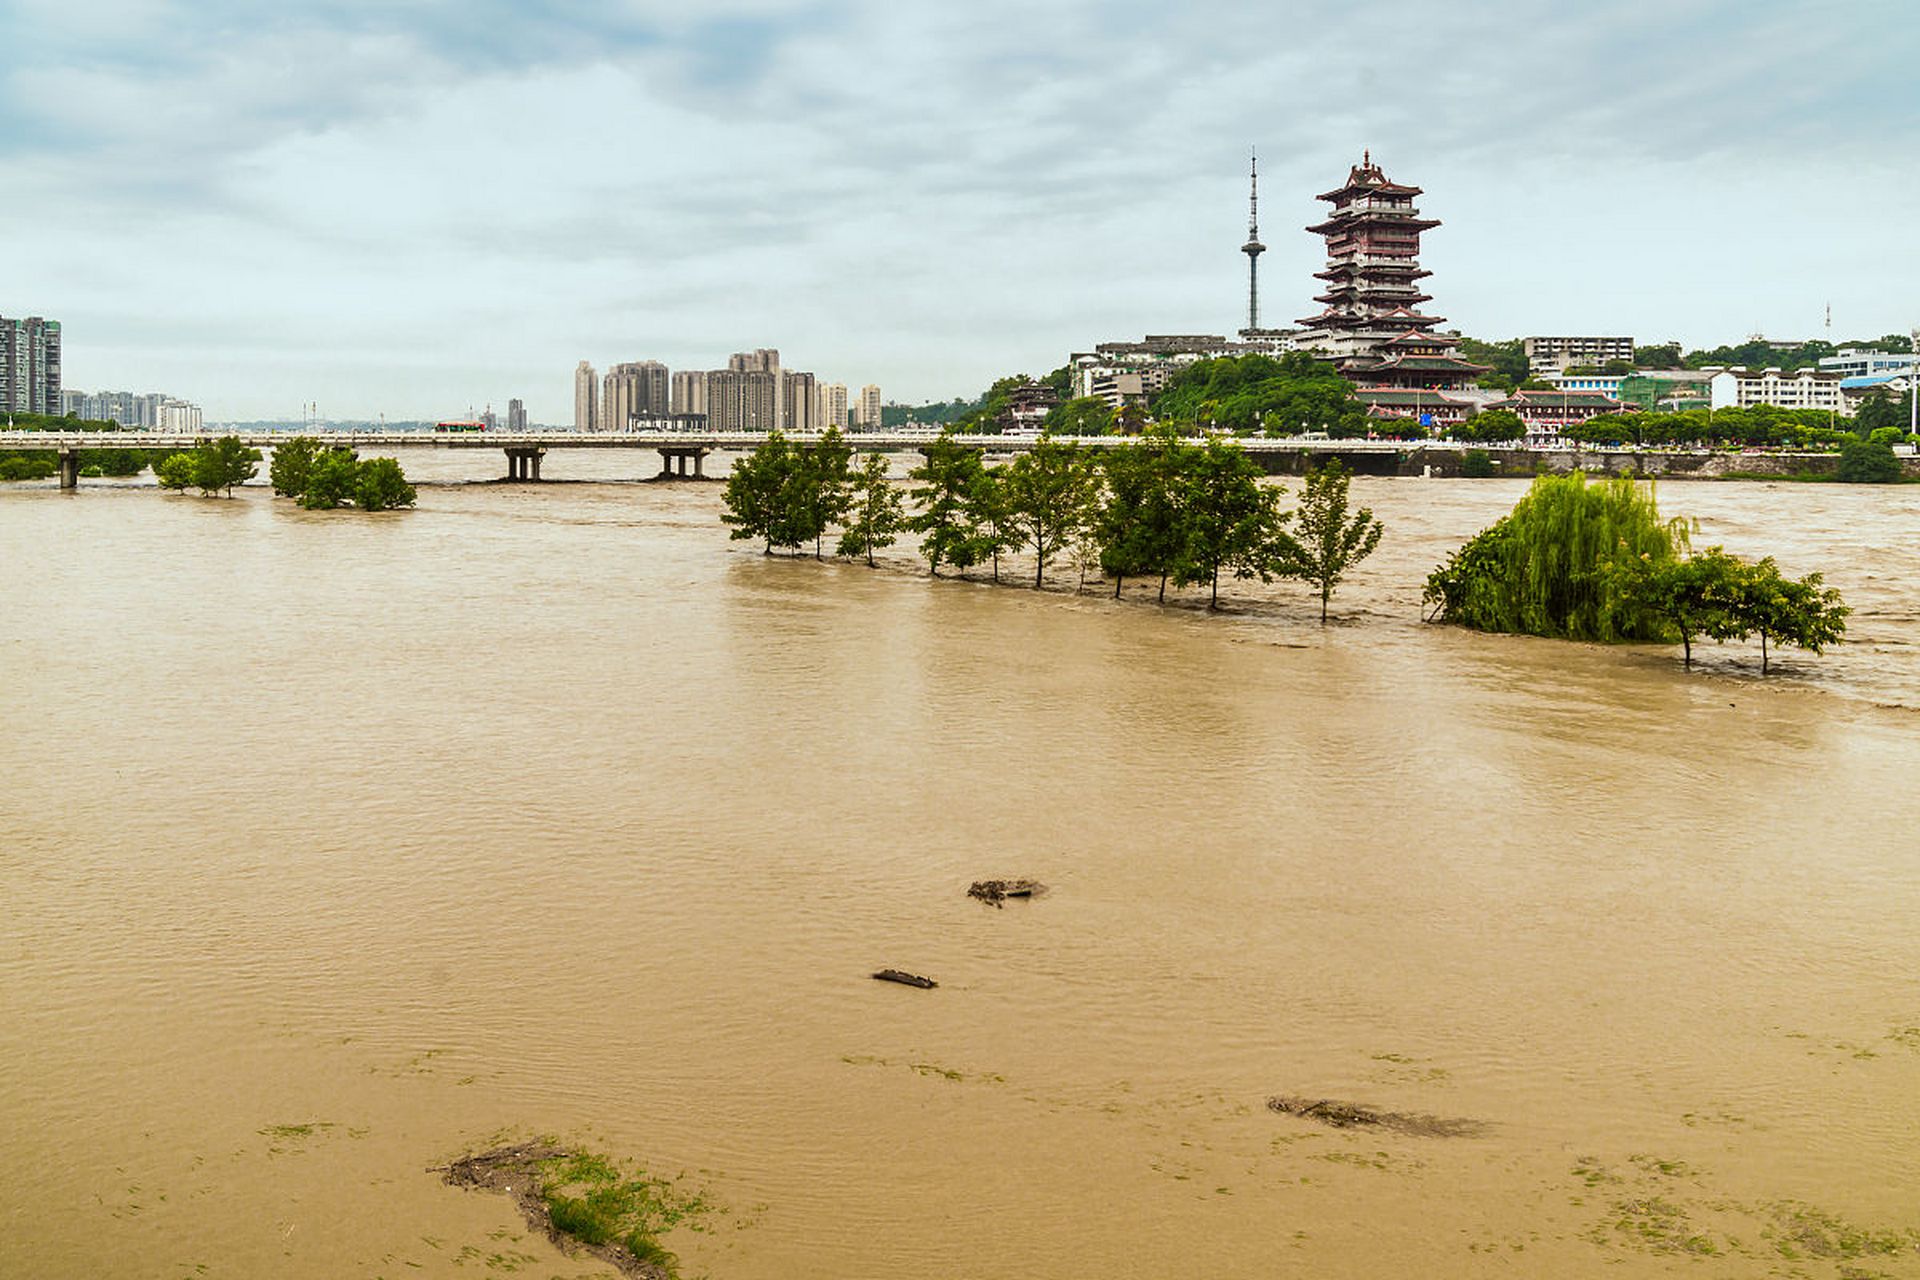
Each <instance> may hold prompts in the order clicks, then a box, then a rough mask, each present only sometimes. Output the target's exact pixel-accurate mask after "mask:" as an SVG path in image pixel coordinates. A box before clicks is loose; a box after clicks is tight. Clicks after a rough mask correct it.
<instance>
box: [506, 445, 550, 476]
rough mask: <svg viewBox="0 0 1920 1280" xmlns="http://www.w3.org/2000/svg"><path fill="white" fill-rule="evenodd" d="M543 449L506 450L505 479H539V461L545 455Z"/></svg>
mask: <svg viewBox="0 0 1920 1280" xmlns="http://www.w3.org/2000/svg"><path fill="white" fill-rule="evenodd" d="M546 452H547V451H546V450H545V449H540V448H520V449H508V450H506V455H507V479H509V480H515V481H519V480H538V479H539V478H540V459H541V458H542V457H544V456H545V455H546Z"/></svg>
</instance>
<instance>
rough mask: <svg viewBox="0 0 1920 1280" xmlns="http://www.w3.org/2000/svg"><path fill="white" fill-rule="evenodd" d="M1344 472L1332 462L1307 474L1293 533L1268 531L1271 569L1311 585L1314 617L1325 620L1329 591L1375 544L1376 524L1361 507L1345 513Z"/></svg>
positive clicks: (1282, 529)
mask: <svg viewBox="0 0 1920 1280" xmlns="http://www.w3.org/2000/svg"><path fill="white" fill-rule="evenodd" d="M1347 480H1348V476H1347V470H1346V468H1345V467H1342V466H1341V465H1340V463H1339V461H1338V460H1335V461H1331V462H1329V463H1327V465H1326V466H1324V467H1322V468H1320V469H1319V470H1317V471H1309V472H1307V482H1306V487H1305V489H1304V490H1303V491H1302V492H1301V495H1300V506H1299V508H1298V509H1297V510H1296V511H1295V512H1294V513H1293V524H1294V527H1295V528H1296V529H1297V530H1298V531H1299V532H1298V535H1297V536H1296V534H1294V533H1292V532H1289V531H1288V530H1287V529H1286V527H1285V526H1284V525H1282V526H1278V527H1276V528H1275V529H1274V531H1273V556H1274V568H1275V570H1276V571H1277V572H1279V573H1280V574H1282V575H1284V576H1286V577H1289V578H1300V579H1303V580H1305V581H1307V582H1310V583H1312V584H1313V585H1314V586H1315V587H1317V588H1319V591H1320V621H1321V622H1322V623H1325V622H1326V620H1327V602H1328V601H1329V600H1331V599H1332V598H1333V589H1334V588H1335V587H1337V586H1339V585H1340V580H1341V579H1342V578H1344V577H1345V576H1346V573H1347V571H1348V570H1349V569H1351V568H1352V567H1353V566H1354V565H1356V564H1359V563H1360V562H1361V561H1362V560H1365V559H1366V558H1367V557H1368V556H1370V555H1372V554H1373V549H1374V548H1375V547H1377V546H1379V545H1380V533H1381V528H1382V526H1381V524H1380V522H1379V521H1378V520H1376V519H1374V516H1373V512H1372V511H1371V510H1370V509H1369V508H1367V507H1362V508H1360V510H1359V511H1357V512H1355V513H1354V514H1353V516H1352V517H1351V518H1349V517H1348V515H1347Z"/></svg>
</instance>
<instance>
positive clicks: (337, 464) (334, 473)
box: [300, 448, 360, 511]
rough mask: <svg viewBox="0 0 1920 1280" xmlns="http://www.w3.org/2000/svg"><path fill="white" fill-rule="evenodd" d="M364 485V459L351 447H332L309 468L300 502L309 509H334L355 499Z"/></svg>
mask: <svg viewBox="0 0 1920 1280" xmlns="http://www.w3.org/2000/svg"><path fill="white" fill-rule="evenodd" d="M359 484H360V459H359V458H358V457H356V456H355V455H354V452H353V450H351V449H339V448H335V449H328V450H327V451H326V452H325V453H322V454H320V455H319V456H318V457H316V458H315V459H314V460H313V465H312V467H311V468H309V470H308V471H307V484H306V488H304V489H302V490H301V491H300V505H301V506H302V507H305V508H306V509H307V510H309V511H331V510H333V509H334V508H335V507H339V506H344V505H346V504H347V503H349V502H352V501H353V496H354V491H355V490H356V489H357V488H358V487H359Z"/></svg>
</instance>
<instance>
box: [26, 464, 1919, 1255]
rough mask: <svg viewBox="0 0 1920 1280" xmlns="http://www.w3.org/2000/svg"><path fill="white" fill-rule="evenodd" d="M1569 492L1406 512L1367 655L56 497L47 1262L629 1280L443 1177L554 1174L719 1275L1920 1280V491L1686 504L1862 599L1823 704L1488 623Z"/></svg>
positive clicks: (949, 586) (49, 536)
mask: <svg viewBox="0 0 1920 1280" xmlns="http://www.w3.org/2000/svg"><path fill="white" fill-rule="evenodd" d="M644 461H645V462H646V463H651V462H652V458H651V455H648V456H647V457H646V459H645V460H644ZM406 462H407V465H408V468H409V471H410V472H413V473H415V474H417V475H421V476H423V477H426V478H428V479H432V478H435V477H438V478H441V479H445V480H456V479H458V478H460V477H463V476H475V475H479V474H485V473H488V472H492V471H495V470H497V469H498V465H499V460H498V458H497V457H495V456H492V455H476V454H435V453H430V452H427V451H421V452H420V453H419V454H418V455H417V456H410V457H408V458H407V459H406ZM641 466H642V462H641V461H640V460H637V459H635V458H632V457H625V456H623V455H617V454H608V455H599V456H584V457H583V456H578V455H566V454H557V455H555V456H554V457H552V458H550V459H549V462H548V465H547V467H546V471H547V473H548V475H549V476H556V477H562V478H566V477H571V478H574V479H576V480H581V481H592V480H595V479H596V478H598V479H612V478H615V477H618V476H620V475H622V474H628V475H631V474H634V473H636V472H637V471H638V470H639V469H640V468H641ZM1519 492H1520V486H1519V485H1518V484H1516V483H1510V482H1504V481H1487V482H1471V481H1452V482H1440V481H1418V480H1403V481H1364V482H1360V483H1357V484H1356V496H1357V497H1359V498H1361V499H1362V500H1364V501H1367V502H1370V503H1372V504H1373V505H1374V506H1375V508H1376V509H1377V510H1378V511H1379V513H1380V514H1381V515H1382V516H1383V517H1384V519H1385V520H1386V523H1387V537H1386V541H1385V542H1384V543H1383V545H1382V550H1381V552H1380V554H1379V555H1378V556H1377V557H1376V558H1375V559H1374V560H1373V561H1371V562H1370V563H1368V564H1367V565H1366V566H1364V567H1363V568H1362V569H1361V570H1360V571H1359V572H1358V573H1357V575H1356V577H1355V579H1354V581H1353V582H1352V584H1351V585H1350V586H1349V587H1348V588H1347V589H1345V590H1344V591H1343V592H1342V594H1341V595H1340V596H1339V597H1337V599H1336V602H1335V604H1336V613H1337V614H1338V615H1339V620H1338V622H1337V624H1336V625H1333V626H1329V627H1327V628H1325V629H1324V630H1323V629H1321V628H1320V627H1318V626H1317V625H1315V624H1314V623H1313V622H1312V617H1313V605H1312V604H1311V602H1309V601H1308V600H1307V598H1306V595H1305V593H1304V592H1303V591H1300V590H1298V589H1295V588H1280V587H1276V588H1272V589H1268V590H1264V591H1255V592H1252V593H1250V594H1251V596H1253V597H1257V600H1256V601H1255V602H1254V603H1253V604H1252V605H1250V606H1247V607H1245V608H1244V610H1243V611H1242V612H1239V613H1236V614H1233V615H1230V616H1224V617H1207V616H1205V614H1204V613H1202V612H1200V611H1197V610H1193V609H1190V608H1181V609H1159V608H1155V607H1153V606H1152V605H1150V604H1148V603H1144V602H1127V603H1122V604H1119V605H1116V604H1114V603H1113V602H1112V601H1110V600H1108V599H1105V598H1104V597H1102V596H1101V595H1098V594H1095V593H1094V591H1092V590H1090V591H1089V593H1088V594H1086V595H1084V596H1080V597H1078V598H1075V597H1073V596H1071V595H1069V594H1065V593H1064V592H1055V593H1048V594H1044V595H1042V594H1036V593H1034V592H1031V591H1027V590H1021V589H1017V588H1004V589H994V588H991V587H986V586H978V585H968V584H955V583H940V584H928V583H927V582H925V581H922V580H920V579H917V578H915V577H913V576H911V575H910V574H909V573H907V572H906V571H905V567H906V566H905V561H904V559H899V560H896V562H895V563H896V565H898V566H899V569H898V571H882V572H878V573H875V572H870V571H869V570H867V569H866V568H865V567H862V566H850V565H816V564H813V563H811V562H804V561H802V562H795V561H787V560H782V559H772V560H769V559H766V558H763V557H762V556H760V555H759V554H758V553H757V549H754V548H751V547H749V546H747V545H746V544H741V543H729V542H728V540H727V539H726V537H725V534H724V531H723V530H722V528H721V526H720V525H719V524H718V522H717V520H716V512H717V507H718V501H719V494H718V487H717V486H714V485H704V486H696V485H681V486H668V485H649V486H638V485H632V484H615V483H575V484H557V485H549V486H542V487H539V488H535V487H531V486H522V487H506V486H492V485H458V484H445V485H440V484H436V485H429V486H427V487H424V488H423V489H422V491H421V504H420V508H419V510H417V511H414V512H412V513H410V514H404V515H399V516H392V517H382V518H377V519H369V518H366V517H363V516H360V515H357V514H352V513H345V512H342V513H339V514H336V515H319V514H310V513H301V512H299V511H296V510H293V509H290V508H289V507H288V506H287V505H286V504H285V503H277V504H276V503H274V502H273V501H271V500H270V499H269V498H268V496H267V495H266V493H265V492H263V491H260V490H257V489H249V490H247V491H246V492H244V493H243V494H242V495H241V496H240V497H238V498H236V499H235V500H233V501H224V500H201V499H196V498H182V497H167V496H163V495H160V494H158V493H155V492H153V491H152V490H151V489H150V488H142V487H138V486H126V485H114V484H96V485H91V486H88V487H85V488H83V489H82V490H81V491H80V492H79V493H77V494H60V493H58V492H56V491H54V490H53V489H51V488H48V487H37V486H12V487H8V488H5V489H4V490H0V601H4V604H3V605H0V681H3V683H4V689H5V693H6V705H5V710H4V717H5V721H4V723H5V730H4V734H0V779H3V780H4V785H3V786H0V886H3V887H0V1161H3V1162H4V1163H3V1164H0V1167H4V1168H5V1170H6V1171H7V1173H6V1175H5V1176H4V1177H0V1274H3V1275H5V1276H8V1277H12V1276H22V1277H35V1278H36V1280H42V1278H47V1277H95V1276H142V1277H147V1276H152V1277H165V1278H167V1280H175V1278H179V1280H186V1278H188V1277H196V1276H230V1277H260V1276H267V1275H272V1276H276V1277H295V1278H302V1277H311V1278H313V1280H321V1278H326V1280H334V1278H336V1277H373V1276H384V1277H398V1276H443V1277H472V1276H477V1275H490V1274H504V1273H507V1272H514V1273H517V1274H528V1275H538V1276H550V1275H564V1276H579V1275H588V1274H598V1273H597V1272H596V1271H595V1266H594V1263H593V1262H592V1260H591V1259H585V1258H574V1259H568V1258H565V1257H563V1256H561V1255H560V1254H559V1253H558V1252H556V1250H555V1248H554V1246H553V1245H551V1244H550V1243H549V1242H548V1241H546V1240H545V1239H544V1238H542V1237H540V1236H538V1235H535V1234H533V1233H531V1232H529V1230H528V1229H527V1227H526V1224H525V1223H524V1221H522V1219H521V1217H520V1215H519V1213H518V1212H517V1210H516V1209H515V1207H514V1205H513V1204H512V1203H511V1202H510V1200H509V1199H508V1198H507V1197H504V1196H488V1195H481V1194H476V1193H471V1192H463V1191H461V1190H460V1189H458V1188H453V1187H449V1186H447V1185H445V1184H444V1182H443V1181H442V1179H441V1177H440V1176H439V1175H437V1174H435V1173H432V1172H430V1169H431V1168H432V1167H434V1166H442V1165H445V1164H446V1163H447V1161H448V1160H450V1159H452V1158H453V1157H456V1156H458V1155H461V1154H463V1153H465V1152H469V1151H473V1150H478V1149H481V1148H482V1147H485V1146H491V1145H496V1144H498V1143H500V1142H510V1141H515V1140H525V1139H530V1138H533V1137H536V1136H540V1135H553V1136H555V1137H556V1138H558V1139H560V1140H562V1141H567V1142H577V1143H582V1144H585V1145H588V1146H591V1147H593V1148H595V1149H598V1150H603V1151H609V1152H613V1153H616V1154H618V1155H621V1156H625V1157H629V1158H632V1159H634V1160H638V1161H640V1162H642V1163H644V1164H645V1165H646V1166H647V1167H648V1168H649V1169H651V1170H653V1171H655V1172H657V1173H661V1174H663V1175H676V1174H681V1173H685V1174H686V1175H687V1178H688V1183H687V1185H689V1186H697V1187H699V1188H700V1189H701V1190H703V1191H704V1192H705V1193H706V1194H707V1195H708V1196H709V1197H710V1198H711V1199H712V1200H713V1201H714V1202H716V1203H717V1204H720V1205H724V1206H725V1207H727V1208H728V1209H730V1210H731V1212H730V1213H728V1214H725V1215H716V1216H714V1217H713V1218H711V1219H709V1220H708V1222H707V1223H706V1225H707V1226H708V1227H709V1228H710V1229H709V1230H708V1231H706V1232H705V1233H702V1234H695V1233H690V1232H687V1231H684V1230H682V1231H677V1232H674V1233H672V1234H671V1235H670V1236H668V1237H667V1238H666V1240H665V1243H666V1244H667V1245H668V1246H669V1247H671V1248H673V1249H674V1250H675V1251H676V1252H678V1253H680V1254H681V1255H682V1257H683V1258H684V1259H685V1260H686V1262H687V1263H688V1265H689V1270H690V1271H693V1272H702V1271H704V1272H706V1273H708V1274H711V1275H712V1276H714V1277H716V1280H773V1278H775V1277H780V1278H783V1280H784V1278H791V1277H821V1278H823V1280H824V1278H826V1277H920V1276H925V1277H940V1276H958V1275H966V1276H971V1277H1006V1278H1008V1280H1012V1278H1014V1277H1019V1278H1021V1280H1069V1278H1078V1277H1086V1276H1103V1275H1115V1276H1118V1275H1141V1276H1147V1275H1188V1276H1208V1277H1216V1278H1217V1277H1267V1276H1275V1275H1302V1276H1306V1275H1311V1276H1315V1277H1373V1276H1383V1275H1420V1276H1430V1277H1453V1276H1493V1275H1499V1276H1517V1275H1592V1274H1598V1273H1600V1272H1601V1271H1602V1269H1603V1268H1604V1269H1605V1270H1606V1273H1607V1274H1609V1275H1614V1276H1621V1277H1638V1276H1657V1275H1668V1274H1678V1273H1681V1272H1684V1273H1685V1274H1686V1275H1689V1276H1694V1277H1719V1276H1727V1277H1733V1276H1753V1275H1767V1274H1778V1275H1806V1276H1812V1277H1834V1278H1835V1280H1839V1277H1842V1276H1864V1275H1886V1276H1920V1234H1916V1233H1920V1194H1917V1193H1916V1188H1920V1111H1916V1108H1915V1099H1916V1098H1920V836H1916V830H1915V819H1916V818H1917V817H1920V800H1916V798H1915V797H1916V788H1920V711H1916V710H1915V708H1916V707H1920V669H1916V668H1920V647H1917V646H1920V598H1917V597H1916V593H1915V590H1914V585H1913V584H1914V583H1915V582H1916V581H1920V490H1916V489H1915V488H1912V487H1906V488H1900V489H1896V490H1887V489H1859V488H1844V487H1837V486H1813V485H1791V484H1779V485H1763V484H1696V485H1686V484H1679V483H1675V484H1670V485H1667V486H1665V487H1663V489H1662V491H1661V494H1662V500H1663V505H1664V506H1665V508H1666V509H1667V510H1668V511H1669V512H1678V511H1688V512H1691V513H1692V514H1694V515H1696V516H1697V517H1699V519H1700V521H1701V525H1702V530H1701V534H1700V535H1699V541H1700V543H1701V544H1702V545H1705V544H1707V543H1712V542H1724V543H1725V544H1726V545H1727V546H1728V547H1729V548H1730V549H1732V550H1735V551H1739V552H1742V553H1746V554H1762V553H1767V552H1772V553H1774V554H1775V555H1777V556H1778V557H1779V559H1780V560H1781V562H1782V564H1783V567H1785V568H1786V569H1788V570H1789V571H1793V572H1805V571H1807V570H1810V569H1822V570H1824V571H1826V573H1827V575H1828V577H1829V579H1830V581H1832V582H1833V583H1834V584H1835V585H1838V586H1839V587H1840V588H1841V589H1842V590H1843V591H1844V592H1845V593H1846V594H1847V596H1848V598H1849V600H1850V601H1851V602H1852V603H1853V604H1854V605H1855V606H1856V607H1857V608H1858V610H1859V612H1858V613H1857V614H1856V616H1855V618H1854V620H1853V635H1854V636H1855V638H1856V640H1857V643H1855V644H1852V645H1849V646H1846V647H1845V648H1843V649H1842V650H1840V651H1839V652H1837V653H1835V654H1833V655H1831V656H1830V657H1828V658H1826V659H1820V660H1810V659H1803V658H1800V657H1798V656H1794V657H1791V658H1790V660H1789V661H1788V662H1787V664H1786V666H1787V668H1788V670H1787V671H1785V672H1784V673H1783V674H1782V675H1780V676H1778V677H1776V678H1769V679H1768V680H1766V681H1765V682H1764V683H1762V682H1761V681H1760V680H1758V679H1757V678H1755V677H1754V676H1753V675H1752V674H1751V673H1752V671H1753V670H1754V669H1755V668H1756V667H1757V654H1754V653H1752V652H1750V651H1748V650H1746V649H1744V648H1734V647H1728V648H1724V649H1714V648H1711V647H1709V648H1708V651H1707V655H1706V656H1707V660H1706V663H1705V669H1704V670H1702V671H1697V672H1695V673H1693V674H1691V675H1689V674H1687V673H1684V672H1682V671H1681V669H1680V666H1679V663H1678V661H1677V659H1676V658H1675V657H1674V656H1673V655H1672V654H1670V653H1667V652H1658V651H1648V650H1634V649H1614V650H1609V649H1601V648H1593V647H1586V646H1579V645H1564V644H1554V643H1549V642H1540V641H1530V640H1522V639H1513V638H1505V637H1493V636H1476V635H1466V634H1462V633H1460V632H1457V631H1453V630H1447V629H1440V628H1433V627H1424V626H1422V625H1420V623H1419V622H1418V613H1419V584H1420V579H1421V576H1422V575H1423V574H1424V573H1425V572H1426V570H1427V569H1428V568H1430V567H1431V566H1432V565H1433V563H1434V562H1435V561H1437V560H1438V559H1439V558H1440V557H1441V556H1442V555H1443V554H1444V553H1445V552H1446V551H1447V550H1449V549H1451V548H1452V547H1453V546H1455V545H1457V544H1458V543H1459V542H1460V541H1462V540H1463V539H1464V538H1465V537H1467V536H1468V535H1469V534H1471V533H1472V532H1474V531H1475V530H1476V529H1478V528H1480V527H1481V526H1482V525H1484V524H1486V523H1487V522H1488V521H1490V520H1491V519H1493V518H1494V517H1495V516H1496V515H1498V514H1499V513H1500V512H1502V511H1504V510H1505V509H1506V508H1507V507H1508V506H1510V505H1511V503H1512V502H1513V501H1514V499H1515V498H1516V497H1517V496H1518V494H1519ZM1247 598H1248V597H1246V596H1242V597H1237V600H1240V601H1244V600H1246V599H1247ZM1014 877H1031V878H1033V879H1036V880H1038V881H1040V882H1042V883H1044V884H1045V885H1046V886H1047V889H1048V892H1047V893H1046V894H1045V895H1044V896H1041V897H1038V898H1035V899H1032V900H1030V901H1029V900H1015V901H1009V902H1007V903H1006V904H1005V909H1003V910H997V911H996V910H983V909H981V906H980V904H979V903H978V902H974V901H970V900H969V899H968V898H967V896H966V890H967V887H968V886H969V885H970V884H971V883H972V882H974V881H977V880H985V879H993V878H1014ZM882 968H898V969H901V970H905V971H907V972H911V973H915V974H925V975H927V976H929V977H931V978H934V979H936V980H937V981H938V982H939V984H940V985H939V986H938V987H937V988H936V989H933V990H925V991H916V990H912V989H909V988H907V987H903V986H900V985H898V984H895V983H888V982H875V981H873V980H872V979H871V978H870V976H869V975H870V974H872V973H873V972H875V971H876V970H879V969H882ZM1274 1097H1279V1098H1283V1099H1305V1100H1309V1101H1316V1100H1322V1099H1325V1100H1333V1101H1334V1102H1337V1103H1338V1104H1340V1105H1341V1106H1347V1107H1354V1108H1360V1109H1362V1110H1363V1111H1364V1112H1365V1113H1366V1114H1368V1115H1376V1116H1384V1117H1389V1118H1392V1117H1441V1118H1458V1119H1459V1120H1461V1121H1471V1122H1472V1123H1471V1125H1470V1126H1466V1127H1464V1128H1455V1127H1443V1128H1441V1129H1439V1130H1438V1131H1429V1130H1428V1129H1426V1128H1423V1127H1422V1126H1418V1125H1389V1124H1369V1123H1357V1124H1351V1125H1333V1124H1329V1123H1324V1122H1322V1121H1321V1120H1319V1119H1316V1118H1315V1117H1314V1116H1313V1115H1307V1114H1285V1113H1282V1112H1281V1111H1277V1110H1273V1109H1269V1107H1268V1106H1267V1099H1269V1098H1274Z"/></svg>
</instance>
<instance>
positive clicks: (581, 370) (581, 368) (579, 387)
mask: <svg viewBox="0 0 1920 1280" xmlns="http://www.w3.org/2000/svg"><path fill="white" fill-rule="evenodd" d="M573 429H574V430H575V431H598V430H600V429H601V423H600V375H599V374H597V373H595V372H594V371H593V366H592V365H590V364H588V363H587V362H586V361H585V360H582V361H581V362H580V363H579V364H577V365H575V366H574V370H573Z"/></svg>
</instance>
